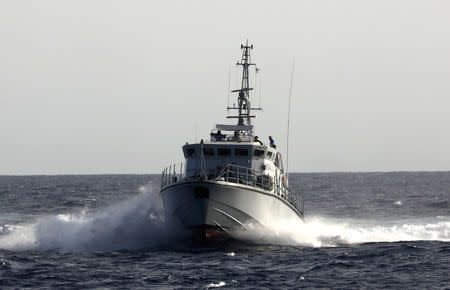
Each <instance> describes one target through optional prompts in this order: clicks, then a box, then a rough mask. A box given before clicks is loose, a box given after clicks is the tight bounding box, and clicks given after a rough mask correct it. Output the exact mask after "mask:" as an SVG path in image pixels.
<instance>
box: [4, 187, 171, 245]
mask: <svg viewBox="0 0 450 290" xmlns="http://www.w3.org/2000/svg"><path fill="white" fill-rule="evenodd" d="M141 191H142V193H141V194H140V195H138V196H136V197H134V198H132V199H130V200H127V201H124V202H122V203H119V204H116V205H112V206H109V207H106V208H103V209H102V210H100V211H99V212H96V213H93V214H90V213H89V211H88V210H87V209H84V210H82V211H81V212H80V213H79V214H59V215H56V216H47V217H42V218H40V219H38V220H36V221H35V222H34V223H32V224H24V225H10V226H8V225H6V226H3V227H2V228H1V229H0V249H6V250H52V249H58V250H63V251H64V250H66V251H98V250H116V249H137V248H146V247H156V246H159V245H162V244H164V243H165V242H166V240H167V239H168V237H169V236H170V233H168V232H167V229H166V227H165V226H164V221H163V218H162V215H161V204H162V203H161V199H160V197H159V194H154V193H153V192H154V191H153V190H151V185H147V186H144V187H142V188H141ZM155 192H156V191H155Z"/></svg>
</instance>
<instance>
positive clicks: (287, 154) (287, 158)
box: [286, 58, 295, 178]
mask: <svg viewBox="0 0 450 290" xmlns="http://www.w3.org/2000/svg"><path fill="white" fill-rule="evenodd" d="M294 67H295V58H294V60H293V61H292V71H291V86H290V88H289V103H288V121H287V134H286V175H287V177H288V178H289V131H290V130H289V127H290V123H291V95H292V84H293V80H294Z"/></svg>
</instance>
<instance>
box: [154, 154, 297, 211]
mask: <svg viewBox="0 0 450 290" xmlns="http://www.w3.org/2000/svg"><path fill="white" fill-rule="evenodd" d="M183 170H184V171H183ZM206 173H207V174H206ZM186 180H217V181H225V182H230V183H236V184H243V185H247V186H251V187H255V188H259V189H263V190H266V191H269V192H272V193H274V194H276V195H278V196H279V197H281V198H283V199H284V200H285V201H287V202H288V203H289V204H291V205H292V206H294V207H295V208H297V209H298V210H299V211H300V212H302V213H303V200H302V198H301V196H299V195H297V194H293V193H291V190H290V188H289V186H288V182H287V179H286V177H285V175H282V174H278V173H277V171H275V176H271V175H268V174H264V171H263V170H257V169H253V168H249V167H244V166H240V165H236V164H227V165H225V166H224V167H223V168H222V169H221V170H220V171H219V172H218V173H217V172H205V171H201V170H199V171H198V172H197V173H196V174H193V175H192V174H191V175H190V176H187V175H186V171H185V168H183V163H182V162H181V163H180V164H179V165H178V166H177V164H172V165H170V166H168V167H166V168H165V169H164V170H163V171H162V175H161V188H162V187H165V186H167V185H171V184H173V183H176V182H179V181H186Z"/></svg>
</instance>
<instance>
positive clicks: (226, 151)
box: [217, 148, 231, 156]
mask: <svg viewBox="0 0 450 290" xmlns="http://www.w3.org/2000/svg"><path fill="white" fill-rule="evenodd" d="M217 155H219V156H230V155H231V149H230V148H217Z"/></svg>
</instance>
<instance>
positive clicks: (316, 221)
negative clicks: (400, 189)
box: [236, 217, 450, 247]
mask: <svg viewBox="0 0 450 290" xmlns="http://www.w3.org/2000/svg"><path fill="white" fill-rule="evenodd" d="M248 228H249V229H250V230H249V231H245V232H239V233H236V236H237V237H238V238H241V239H245V240H249V241H254V242H258V243H270V244H284V245H301V246H312V247H333V246H340V245H346V244H359V243H369V242H397V241H418V240H428V241H447V242H448V241H450V219H449V218H448V217H436V218H433V219H427V220H410V221H408V222H406V223H405V222H404V221H402V222H393V223H392V224H389V225H387V224H379V225H373V223H369V222H368V223H367V225H364V223H362V222H361V221H360V220H358V221H356V220H355V221H352V220H346V221H339V220H336V219H326V218H321V217H313V218H309V219H308V220H307V222H305V223H303V222H297V223H292V222H291V223H289V222H284V221H278V222H274V223H272V224H271V225H269V226H268V227H266V228H264V229H261V228H258V227H255V226H253V225H248Z"/></svg>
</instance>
